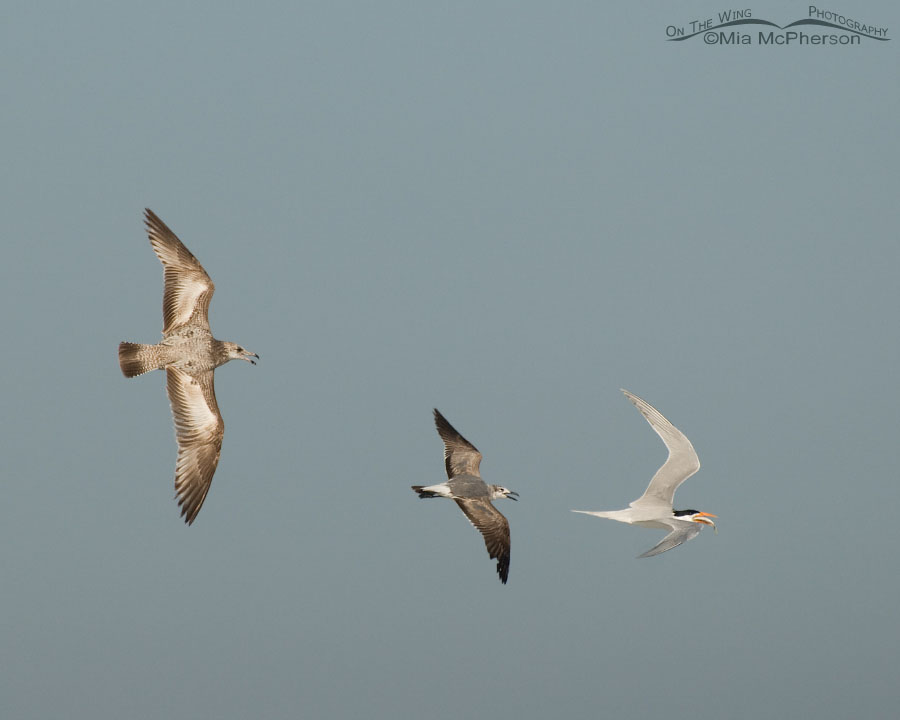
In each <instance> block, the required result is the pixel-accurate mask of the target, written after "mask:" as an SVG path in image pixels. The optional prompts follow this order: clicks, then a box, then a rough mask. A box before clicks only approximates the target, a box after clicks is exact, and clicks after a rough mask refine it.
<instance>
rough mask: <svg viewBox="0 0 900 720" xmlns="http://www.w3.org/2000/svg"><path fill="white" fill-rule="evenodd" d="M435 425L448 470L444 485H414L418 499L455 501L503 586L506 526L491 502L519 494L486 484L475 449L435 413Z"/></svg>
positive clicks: (506, 562) (506, 570)
mask: <svg viewBox="0 0 900 720" xmlns="http://www.w3.org/2000/svg"><path fill="white" fill-rule="evenodd" d="M434 424H435V425H436V426H437V431H438V434H439V435H440V436H441V440H443V441H444V464H445V465H446V467H447V478H448V480H447V481H446V482H442V483H440V484H439V485H429V486H428V487H424V486H422V485H413V486H412V489H413V490H415V491H416V492H417V493H419V497H420V498H434V497H445V498H452V499H453V500H456V504H457V505H459V508H460V510H462V511H463V513H465V515H466V517H467V518H469V522H471V523H472V524H473V525H474V526H475V527H476V528H478V531H479V532H480V533H481V534H482V535H483V536H484V544H485V546H486V547H487V551H488V555H490V557H491V559H493V558H497V574H498V575H499V576H500V582H502V583H503V584H504V585H505V584H506V579H507V578H508V577H509V523H508V522H507V520H506V518H505V517H503V515H502V514H501V513H500V511H499V510H497V508H495V507H494V506H493V505H492V504H491V500H496V499H497V498H509V499H510V500H517V499H518V497H513V496H518V494H519V493H517V492H514V491H512V490H508V489H507V488H505V487H500V486H499V485H488V484H487V483H486V482H485V481H484V480H482V479H481V472H480V471H479V469H478V466H479V465H480V464H481V453H480V452H478V450H477V449H476V448H475V446H474V445H473V444H472V443H470V442H469V441H468V440H466V439H465V438H464V437H463V436H462V435H460V434H459V433H458V432H456V429H455V428H454V427H453V426H452V425H451V424H450V423H449V422H447V419H446V418H445V417H444V416H443V415H441V413H440V412H438V410H437V408H435V410H434Z"/></svg>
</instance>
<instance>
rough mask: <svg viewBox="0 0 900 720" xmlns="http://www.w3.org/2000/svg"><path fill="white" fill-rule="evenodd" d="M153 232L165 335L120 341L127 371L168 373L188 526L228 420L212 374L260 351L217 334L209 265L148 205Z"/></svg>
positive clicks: (178, 482) (179, 491) (179, 488)
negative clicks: (148, 341)
mask: <svg viewBox="0 0 900 720" xmlns="http://www.w3.org/2000/svg"><path fill="white" fill-rule="evenodd" d="M144 218H145V219H144V222H145V224H146V225H147V235H148V236H149V238H150V244H151V245H152V246H153V251H154V252H155V253H156V257H158V258H159V261H160V262H161V263H162V265H163V270H164V273H163V325H164V327H163V331H162V334H163V339H162V342H160V343H159V344H157V345H144V344H141V343H131V342H123V343H120V344H119V367H121V369H122V374H123V375H124V376H125V377H129V378H130V377H134V376H135V375H142V374H144V373H145V372H150V371H151V370H161V369H163V368H164V369H165V371H166V390H167V391H168V393H169V404H170V405H171V406H172V416H173V418H174V420H175V438H176V440H177V441H178V460H177V461H176V463H175V493H176V495H177V496H178V504H179V505H180V506H181V514H182V516H183V517H184V521H185V522H186V523H187V524H188V525H190V524H191V523H193V522H194V520H195V519H196V517H197V513H199V512H200V508H201V507H202V506H203V501H204V500H205V499H206V493H207V492H209V486H210V483H212V479H213V473H215V471H216V466H217V465H218V464H219V454H220V453H221V452H222V437H223V436H224V435H225V423H224V422H223V420H222V413H221V412H219V405H218V403H217V402H216V391H215V387H214V385H213V373H214V372H215V370H216V368H217V367H219V366H220V365H224V364H225V363H227V362H228V361H229V360H246V361H247V362H249V363H251V364H253V365H255V364H256V362H255V361H254V360H253V358H256V360H259V355H257V354H256V353H253V352H250V351H249V350H245V349H244V348H242V347H241V346H240V345H238V344H237V343H233V342H224V341H222V340H216V339H215V338H214V337H213V336H212V333H211V332H210V329H209V318H208V316H207V314H208V312H209V301H210V300H212V296H213V291H215V289H216V288H215V285H213V281H212V280H210V278H209V275H207V274H206V270H204V269H203V266H202V265H201V264H200V263H199V261H198V260H197V258H195V257H194V256H193V255H192V254H191V251H190V250H188V249H187V248H186V247H185V246H184V244H183V243H182V242H181V240H179V239H178V237H177V236H176V235H175V233H173V232H172V231H171V230H169V228H168V226H167V225H166V224H165V223H164V222H163V221H162V220H160V219H159V217H157V216H156V214H155V213H154V212H153V211H152V210H150V209H147V210H146V211H145V215H144Z"/></svg>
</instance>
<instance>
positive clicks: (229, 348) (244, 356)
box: [222, 342, 259, 365]
mask: <svg viewBox="0 0 900 720" xmlns="http://www.w3.org/2000/svg"><path fill="white" fill-rule="evenodd" d="M222 344H223V345H224V346H225V352H226V353H228V359H229V360H246V361H247V362H248V363H250V364H251V365H256V360H259V355H257V354H256V353H254V352H250V351H249V350H244V348H242V347H241V346H240V345H238V344H237V343H233V342H223V343H222ZM251 358H256V360H251Z"/></svg>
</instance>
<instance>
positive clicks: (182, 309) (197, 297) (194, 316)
mask: <svg viewBox="0 0 900 720" xmlns="http://www.w3.org/2000/svg"><path fill="white" fill-rule="evenodd" d="M144 212H145V214H146V217H145V219H144V222H145V223H146V225H147V235H148V236H149V237H150V244H151V245H152V246H153V251H154V252H155V253H156V257H158V258H159V261H160V262H161V263H162V265H163V270H164V274H163V335H165V334H167V333H169V332H171V331H172V330H173V329H175V328H177V327H179V326H181V325H186V324H188V323H191V324H194V325H201V326H203V327H205V328H206V329H207V330H208V329H209V319H208V317H207V313H208V312H209V303H210V300H212V296H213V292H215V289H216V286H215V285H213V281H212V280H210V278H209V275H207V274H206V270H204V269H203V266H202V265H201V264H200V262H199V261H198V260H197V258H195V257H194V256H193V255H192V254H191V251H190V250H188V249H187V248H186V247H185V246H184V244H183V243H182V242H181V240H179V239H178V237H177V236H176V235H175V233H173V232H172V231H171V230H169V228H168V226H167V225H166V224H165V223H164V222H163V221H162V220H160V219H159V218H158V217H157V216H156V213H154V212H153V211H152V210H151V209H150V208H147V209H146V210H145V211H144Z"/></svg>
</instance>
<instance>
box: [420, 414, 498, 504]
mask: <svg viewBox="0 0 900 720" xmlns="http://www.w3.org/2000/svg"><path fill="white" fill-rule="evenodd" d="M434 424H435V425H436V426H437V431H438V434H439V435H440V436H441V440H443V441H444V465H446V466H447V477H448V478H451V479H452V478H454V477H456V476H457V475H474V476H475V477H481V473H480V472H479V470H478V466H479V465H481V453H480V452H478V450H477V449H476V448H475V446H474V445H473V444H472V443H470V442H469V441H468V440H466V439H465V438H464V437H463V436H462V435H460V434H459V433H458V432H456V428H454V427H453V426H452V425H451V424H450V423H449V422H447V418H445V417H444V416H443V415H441V413H440V411H439V410H438V409H437V408H435V409H434ZM498 514H499V513H498ZM500 517H503V516H502V515H501V516H500Z"/></svg>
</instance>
